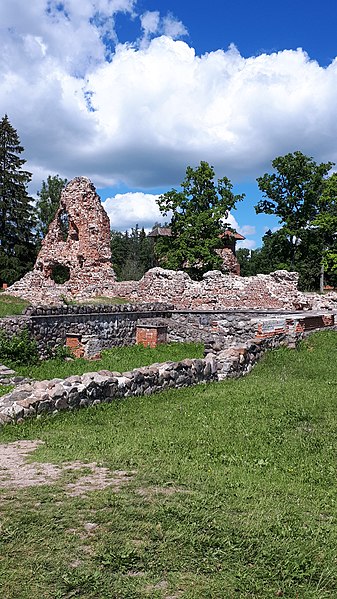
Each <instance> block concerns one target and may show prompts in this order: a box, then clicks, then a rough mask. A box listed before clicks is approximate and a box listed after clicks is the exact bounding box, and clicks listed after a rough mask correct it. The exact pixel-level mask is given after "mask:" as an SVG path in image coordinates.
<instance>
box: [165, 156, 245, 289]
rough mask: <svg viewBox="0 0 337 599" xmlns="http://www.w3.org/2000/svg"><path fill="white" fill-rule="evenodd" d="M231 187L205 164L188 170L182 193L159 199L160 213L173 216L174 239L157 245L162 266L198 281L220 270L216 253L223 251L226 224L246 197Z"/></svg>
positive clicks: (177, 192) (174, 192)
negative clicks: (216, 178) (208, 273)
mask: <svg viewBox="0 0 337 599" xmlns="http://www.w3.org/2000/svg"><path fill="white" fill-rule="evenodd" d="M232 187H233V186H232V184H231V182H230V180H229V179H227V177H223V178H222V179H219V180H218V181H216V180H215V172H214V169H213V167H212V166H210V165H209V164H208V163H207V162H203V161H202V162H200V165H199V166H198V167H197V168H192V167H190V166H188V167H187V169H186V177H185V179H184V181H183V182H182V184H181V191H177V190H176V189H172V190H171V191H168V192H166V193H164V194H163V195H161V196H160V198H159V199H158V205H159V208H160V211H161V212H162V214H163V215H164V216H167V215H172V216H171V222H170V223H169V226H170V228H171V233H172V237H166V238H162V239H160V240H159V241H158V243H157V244H156V251H157V252H158V254H159V257H160V260H161V264H162V265H163V266H165V267H166V268H172V269H174V270H178V269H183V270H185V271H186V272H188V274H189V275H190V276H191V277H192V278H195V279H200V278H201V277H202V275H203V274H204V273H205V272H206V271H208V270H212V269H216V268H219V267H220V266H221V264H222V261H221V258H219V256H218V255H217V252H216V250H217V249H219V248H220V247H221V239H220V236H221V234H222V233H223V232H224V230H225V228H226V227H225V222H224V221H225V220H226V218H227V217H228V213H229V211H230V210H232V209H233V208H235V204H236V203H237V202H238V201H239V200H241V199H242V198H243V197H244V196H243V195H234V193H233V192H232Z"/></svg>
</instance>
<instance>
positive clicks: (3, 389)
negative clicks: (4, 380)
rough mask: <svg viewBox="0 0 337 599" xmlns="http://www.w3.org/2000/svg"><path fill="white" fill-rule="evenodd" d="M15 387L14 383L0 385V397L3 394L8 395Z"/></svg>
mask: <svg viewBox="0 0 337 599" xmlns="http://www.w3.org/2000/svg"><path fill="white" fill-rule="evenodd" d="M12 389H13V385H0V397H1V395H6V393H9V392H10V391H11V390H12Z"/></svg>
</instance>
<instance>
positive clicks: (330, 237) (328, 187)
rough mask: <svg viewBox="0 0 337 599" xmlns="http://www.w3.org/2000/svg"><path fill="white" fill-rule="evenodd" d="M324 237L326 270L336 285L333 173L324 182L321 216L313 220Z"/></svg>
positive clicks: (336, 176)
mask: <svg viewBox="0 0 337 599" xmlns="http://www.w3.org/2000/svg"><path fill="white" fill-rule="evenodd" d="M313 225H314V226H316V227H317V228H318V230H319V232H320V234H321V236H322V239H323V246H324V254H323V261H324V266H325V269H326V270H327V271H328V273H329V272H330V273H331V274H332V277H331V276H330V278H333V281H329V282H330V283H331V282H333V283H336V281H337V279H336V274H337V173H333V174H332V175H331V177H329V179H327V180H326V181H324V186H323V191H322V193H321V195H320V198H319V214H318V215H317V216H316V218H315V219H314V220H313Z"/></svg>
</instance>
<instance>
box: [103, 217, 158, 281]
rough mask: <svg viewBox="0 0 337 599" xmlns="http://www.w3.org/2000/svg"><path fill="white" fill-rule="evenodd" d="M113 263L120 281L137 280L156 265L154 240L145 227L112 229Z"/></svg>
mask: <svg viewBox="0 0 337 599" xmlns="http://www.w3.org/2000/svg"><path fill="white" fill-rule="evenodd" d="M111 255H112V265H113V268H114V270H115V273H116V276H117V279H118V280H119V281H130V280H131V281H137V280H139V279H141V277H142V276H143V275H144V274H145V273H146V271H147V270H149V269H150V268H152V267H153V266H154V253H153V242H152V240H151V238H149V237H147V235H146V233H145V230H144V227H142V228H141V229H140V228H139V227H138V225H136V226H135V227H134V228H132V229H131V233H129V232H128V231H125V233H122V232H121V231H111Z"/></svg>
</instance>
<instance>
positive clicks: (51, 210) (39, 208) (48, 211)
mask: <svg viewBox="0 0 337 599" xmlns="http://www.w3.org/2000/svg"><path fill="white" fill-rule="evenodd" d="M66 184H67V179H61V177H60V176H59V175H54V176H51V175H49V176H48V178H47V182H45V181H42V186H41V190H40V191H38V192H37V195H38V200H37V202H36V214H37V219H38V222H37V233H38V236H39V238H40V239H43V237H44V236H45V235H46V233H47V231H48V227H49V225H50V223H51V222H52V220H53V218H54V216H55V214H56V211H57V209H58V207H59V203H60V198H61V192H62V189H64V187H65V186H66Z"/></svg>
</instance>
